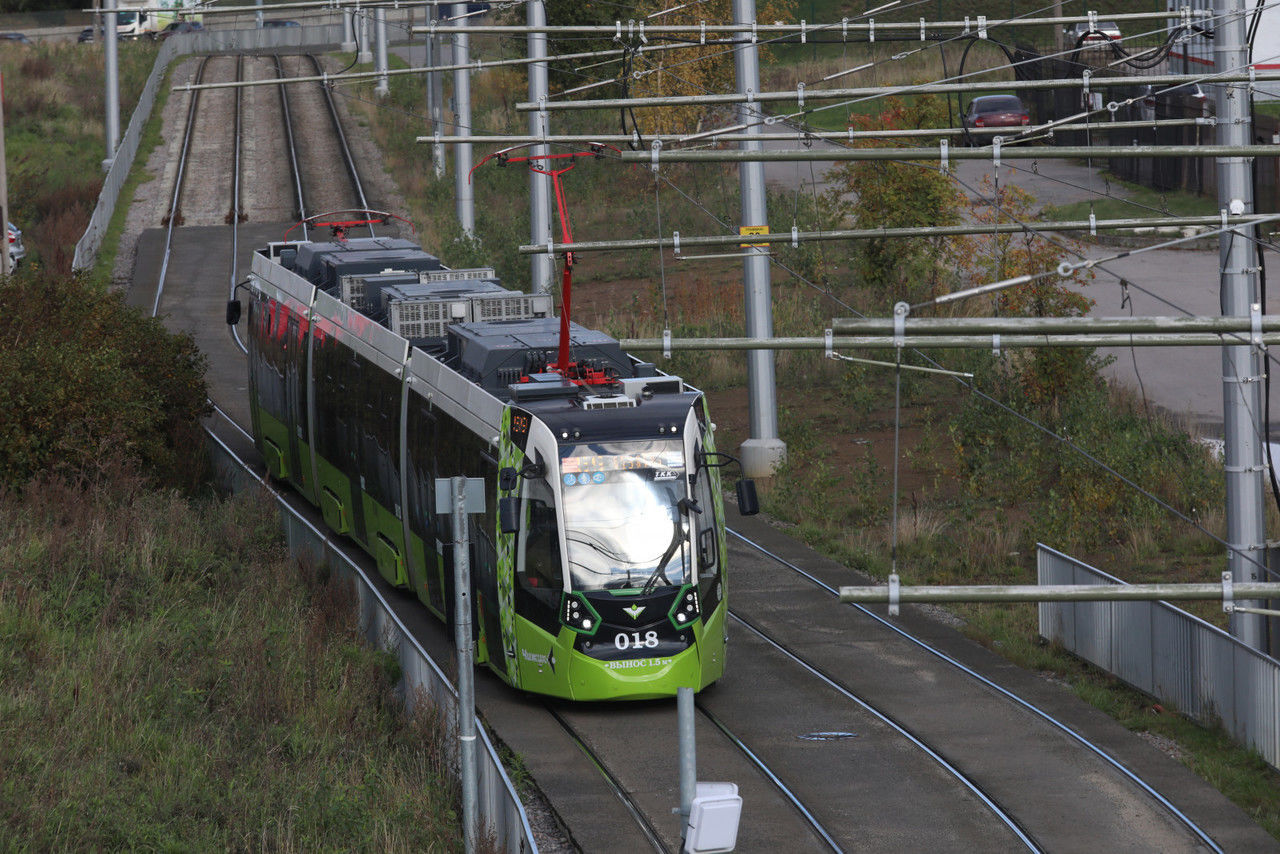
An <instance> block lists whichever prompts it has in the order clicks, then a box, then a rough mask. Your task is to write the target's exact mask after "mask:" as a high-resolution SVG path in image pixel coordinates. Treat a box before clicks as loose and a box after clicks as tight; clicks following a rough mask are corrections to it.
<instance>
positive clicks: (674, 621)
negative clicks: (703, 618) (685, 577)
mask: <svg viewBox="0 0 1280 854" xmlns="http://www.w3.org/2000/svg"><path fill="white" fill-rule="evenodd" d="M701 614H702V602H701V601H700V600H699V599H698V586H697V585H696V584H689V585H686V586H685V587H684V589H682V590H681V591H680V595H679V596H677V597H676V601H675V602H674V603H672V605H671V610H670V611H668V612H667V619H668V620H670V621H671V625H673V626H675V627H676V628H677V629H687V628H688V627H689V626H691V625H693V623H694V621H695V620H697V619H698V617H699V616H700V615H701Z"/></svg>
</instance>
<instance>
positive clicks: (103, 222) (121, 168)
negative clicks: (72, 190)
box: [71, 39, 179, 270]
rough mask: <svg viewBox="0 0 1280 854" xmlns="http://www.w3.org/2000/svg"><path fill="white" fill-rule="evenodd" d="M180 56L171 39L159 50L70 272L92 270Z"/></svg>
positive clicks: (81, 239) (78, 244)
mask: <svg viewBox="0 0 1280 854" xmlns="http://www.w3.org/2000/svg"><path fill="white" fill-rule="evenodd" d="M178 53H179V45H178V43H177V42H175V41H174V40H173V39H170V40H168V41H166V42H165V43H164V44H163V45H161V46H160V53H159V55H158V56H157V57H156V63H155V65H154V66H152V68H151V74H150V75H149V76H148V77H147V84H146V85H145V86H143V87H142V95H141V97H139V98H138V106H137V107H135V108H134V111H133V117H132V118H130V119H129V127H128V129H126V130H125V132H124V136H122V137H121V139H120V145H118V146H117V147H116V156H115V158H114V159H113V160H112V161H111V168H110V169H109V170H108V171H107V177H106V179H105V180H104V181H103V182H102V192H101V193H99V194H98V204H97V205H96V206H94V209H93V215H92V216H90V217H89V226H88V227H87V228H86V229H85V231H84V236H82V237H81V238H80V240H79V241H78V242H77V243H76V254H75V257H74V258H73V259H72V261H71V269H73V270H86V269H88V268H89V267H92V266H93V264H94V262H95V261H96V260H97V258H98V249H100V248H101V247H102V238H103V236H104V235H105V234H106V233H107V227H108V226H110V225H111V217H112V215H114V214H115V210H116V201H117V200H118V199H119V198H120V190H121V188H123V187H124V182H125V181H126V180H127V179H128V177H129V170H130V169H132V168H133V159H134V157H135V156H136V155H137V153H138V144H139V143H140V142H141V140H142V129H143V127H144V126H145V125H146V124H147V120H148V119H149V118H151V108H152V107H153V106H155V102H156V92H157V91H159V89H160V81H161V80H162V79H164V72H165V69H166V68H167V67H168V65H169V63H170V62H171V61H172V60H173V58H174V57H175V56H177V55H178Z"/></svg>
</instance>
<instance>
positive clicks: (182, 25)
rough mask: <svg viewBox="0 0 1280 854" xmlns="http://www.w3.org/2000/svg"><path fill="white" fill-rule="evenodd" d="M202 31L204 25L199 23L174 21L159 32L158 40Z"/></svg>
mask: <svg viewBox="0 0 1280 854" xmlns="http://www.w3.org/2000/svg"><path fill="white" fill-rule="evenodd" d="M203 29H204V24H202V23H200V22H199V21H174V22H173V23H172V24H170V25H169V26H167V27H165V28H164V29H163V30H161V31H160V35H158V36H156V38H159V39H167V38H169V37H170V36H177V35H181V34H183V33H198V32H200V31H201V30H203Z"/></svg>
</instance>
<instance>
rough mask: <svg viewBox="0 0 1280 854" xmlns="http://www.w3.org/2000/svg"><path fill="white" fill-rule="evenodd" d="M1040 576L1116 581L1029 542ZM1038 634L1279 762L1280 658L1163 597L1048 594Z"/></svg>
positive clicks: (1044, 580) (1058, 580)
mask: <svg viewBox="0 0 1280 854" xmlns="http://www.w3.org/2000/svg"><path fill="white" fill-rule="evenodd" d="M1036 566H1037V574H1038V578H1039V583H1040V584H1124V582H1123V581H1121V580H1120V579H1118V578H1114V577H1112V576H1110V575H1107V574H1106V573H1105V572H1102V571H1100V570H1097V569H1094V568H1093V567H1091V566H1088V565H1087V564H1084V563H1081V562H1080V561H1078V560H1075V559H1074V558H1071V557H1068V556H1066V555H1064V554H1062V553H1061V552H1057V551H1054V550H1053V549H1051V548H1048V547H1047V546H1043V545H1040V546H1037V551H1036ZM1039 608H1040V634H1041V635H1043V636H1044V637H1045V638H1048V639H1049V640H1051V641H1054V642H1055V643H1059V644H1061V645H1062V646H1063V647H1064V648H1065V649H1067V650H1068V651H1070V652H1071V653H1073V654H1075V655H1078V656H1080V657H1081V658H1083V659H1085V660H1086V661H1089V662H1091V663H1092V664H1095V665H1097V666H1098V667H1101V668H1102V669H1104V670H1106V671H1108V672H1110V673H1112V674H1114V675H1115V676H1116V677H1118V678H1119V679H1122V680H1123V681H1125V682H1127V683H1129V684H1130V685H1132V686H1134V687H1135V688H1137V689H1138V690H1140V691H1143V692H1145V693H1147V694H1150V695H1151V696H1153V697H1156V698H1158V699H1159V700H1160V701H1161V702H1162V703H1164V704H1165V705H1167V706H1170V707H1172V708H1176V709H1177V710H1178V711H1180V712H1183V713H1184V714H1186V715H1188V716H1189V717H1191V718H1193V719H1194V720H1196V721H1199V722H1200V723H1202V724H1205V725H1207V726H1216V725H1219V724H1220V725H1221V726H1222V727H1223V728H1224V729H1225V730H1226V731H1227V732H1228V733H1230V734H1231V736H1232V737H1233V738H1235V739H1236V740H1237V741H1238V742H1240V743H1241V744H1243V745H1246V746H1247V747H1251V748H1253V749H1255V750H1257V751H1258V752H1259V753H1260V754H1261V755H1262V758H1263V759H1265V760H1266V761H1267V763H1268V764H1270V765H1271V766H1272V767H1276V768H1280V662H1277V661H1276V660H1275V659H1274V658H1271V657H1270V656H1268V655H1264V654H1263V653H1261V652H1258V651H1257V650H1254V649H1251V648H1250V647H1248V646H1246V645H1244V644H1242V643H1240V642H1239V641H1237V640H1236V639H1235V638H1233V637H1231V636H1230V635H1229V634H1227V633H1226V632H1224V631H1222V630H1221V629H1219V628H1217V627H1216V626H1212V625H1210V624H1208V623H1206V622H1205V621H1204V620H1201V619H1199V618H1198V617H1193V616H1192V615H1190V614H1188V613H1187V612H1186V611H1182V610H1180V609H1178V608H1175V607H1173V606H1172V605H1170V604H1168V603H1167V602H1051V603H1044V604H1041V605H1040V606H1039Z"/></svg>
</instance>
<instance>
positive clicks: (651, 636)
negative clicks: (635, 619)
mask: <svg viewBox="0 0 1280 854" xmlns="http://www.w3.org/2000/svg"><path fill="white" fill-rule="evenodd" d="M613 645H614V646H616V647H617V648H618V649H623V650H625V649H631V648H632V647H635V648H636V649H640V648H641V647H648V648H649V649H653V648H654V647H655V646H657V645H658V633H657V632H655V631H653V630H650V631H647V632H645V633H644V635H643V636H641V634H640V633H639V632H631V633H630V634H628V633H627V632H618V633H617V634H616V635H614V636H613Z"/></svg>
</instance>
